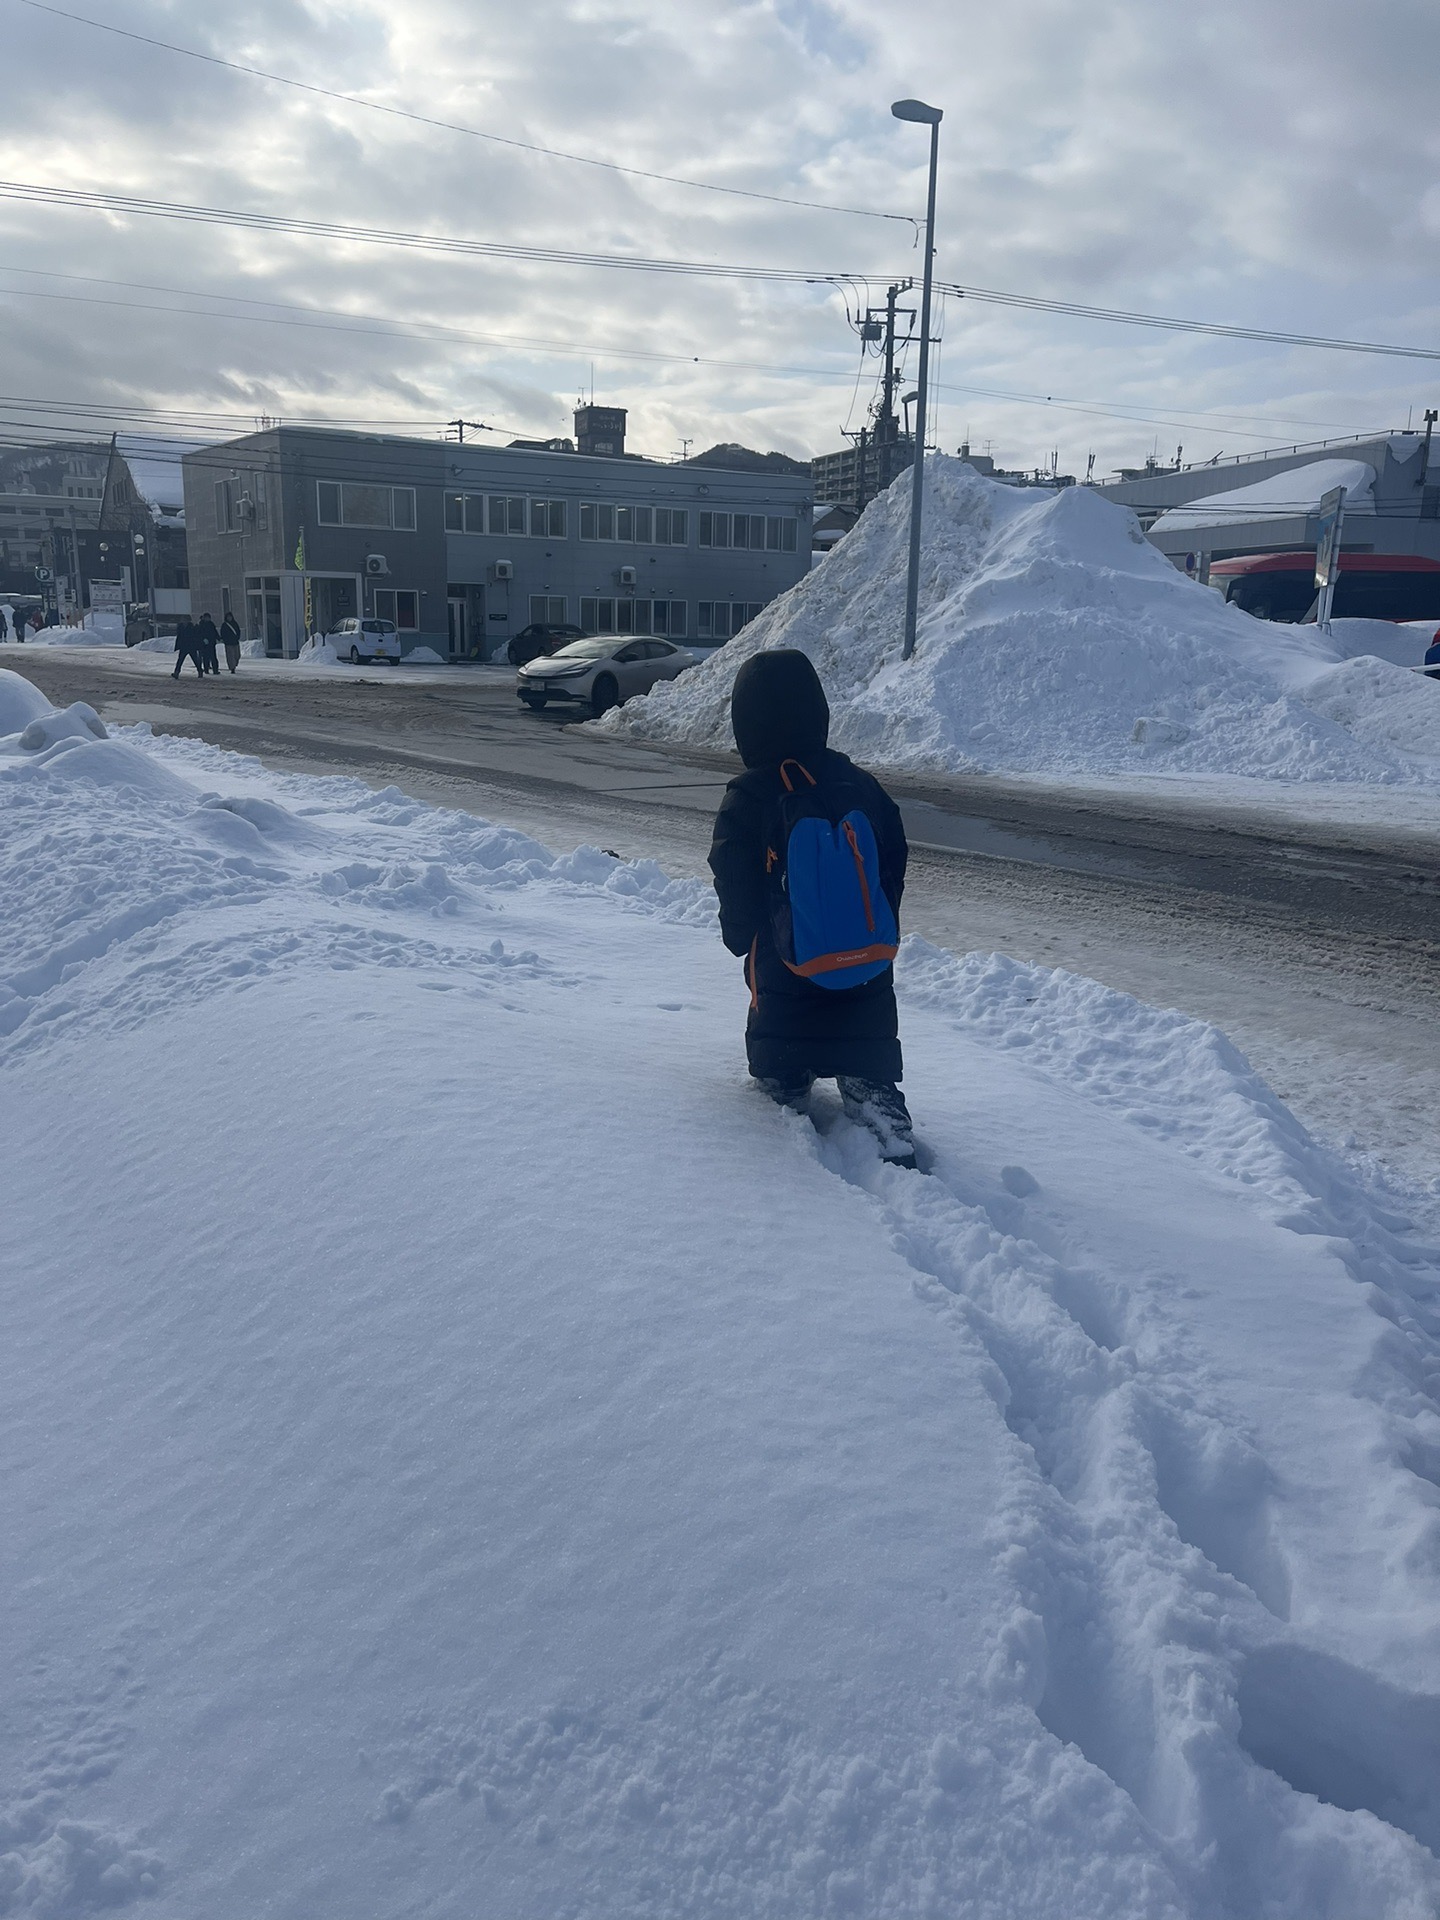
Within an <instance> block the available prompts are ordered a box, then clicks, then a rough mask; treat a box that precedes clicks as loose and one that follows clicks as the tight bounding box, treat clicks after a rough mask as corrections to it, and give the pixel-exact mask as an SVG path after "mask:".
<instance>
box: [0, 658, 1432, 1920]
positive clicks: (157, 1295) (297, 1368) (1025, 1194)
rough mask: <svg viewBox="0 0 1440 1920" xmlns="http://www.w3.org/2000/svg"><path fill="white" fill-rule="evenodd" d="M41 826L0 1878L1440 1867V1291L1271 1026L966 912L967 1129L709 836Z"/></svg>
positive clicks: (4, 1433) (384, 798)
mask: <svg viewBox="0 0 1440 1920" xmlns="http://www.w3.org/2000/svg"><path fill="white" fill-rule="evenodd" d="M0 702H3V703H8V704H6V705H5V713H6V715H7V719H6V722H5V724H7V725H9V724H10V723H11V722H13V721H16V720H22V721H24V723H25V725H30V724H33V723H35V722H36V721H43V720H44V718H45V716H44V714H43V713H37V712H36V711H34V706H33V700H27V698H26V696H24V695H22V694H19V693H17V691H16V689H15V688H14V687H13V686H10V685H9V684H8V679H6V680H0ZM0 816H3V818H0V894H3V898H4V900H5V902H6V911H5V913H4V915H3V916H0V1166H3V1167H4V1169H5V1196H6V1198H5V1218H4V1234H3V1240H0V1301H3V1306H0V1312H3V1324H4V1327H5V1338H4V1341H3V1342H0V1485H3V1487H4V1488H5V1493H6V1519H5V1544H6V1552H7V1556H8V1558H9V1561H10V1564H11V1566H12V1567H13V1568H14V1569H15V1572H14V1574H13V1576H12V1578H11V1579H10V1581H9V1583H8V1585H7V1588H6V1595H5V1660H4V1663H3V1670H0V1690H3V1706H4V1710H3V1712H0V1834H3V1836H4V1840H3V1848H4V1850H3V1852H0V1911H4V1912H5V1913H8V1914H20V1915H28V1916H31V1920H39V1916H42V1915H43V1916H49V1920H56V1917H58V1916H66V1915H71V1914H80V1913H88V1912H91V1911H92V1910H96V1909H99V1908H105V1909H109V1908H112V1907H113V1908H120V1907H124V1906H125V1905H126V1904H127V1903H128V1902H130V1901H132V1900H138V1899H141V1898H142V1897H144V1905H143V1911H144V1912H145V1913H146V1914H149V1915H153V1916H154V1920H191V1916H194V1915H196V1914H209V1913H215V1914H219V1913H230V1912H235V1913H241V1912H243V1913H247V1914H248V1913H257V1914H258V1913H266V1914H273V1915H275V1916H277V1917H279V1916H291V1917H292V1920H301V1916H304V1920H354V1917H355V1916H357V1915H371V1914H374V1915H381V1914H385V1915H390V1914H399V1913H415V1914H420V1913H425V1914H433V1915H436V1916H441V1915H444V1916H454V1920H461V1916H470V1915H475V1914H487V1915H488V1914H496V1915H501V1914H504V1915H511V1914H513V1915H516V1916H520V1915H526V1916H529V1915H545V1916H555V1920H581V1917H582V1916H583V1917H584V1920H674V1916H676V1915H678V1914H684V1915H686V1916H689V1920H722V1917H723V1920H799V1917H801V1916H813V1917H814V1920H831V1917H832V1916H845V1915H864V1916H871V1915H873V1916H877V1917H884V1916H890V1917H891V1920H921V1916H947V1917H948V1916H952V1915H961V1914H964V1915H968V1916H973V1917H974V1920H1014V1916H1017V1915H1021V1914H1023V1915H1025V1916H1026V1920H1215V1917H1216V1916H1224V1920H1250V1917H1251V1916H1253V1915H1257V1914H1261V1913H1263V1914H1266V1915H1269V1916H1272V1920H1315V1916H1318V1915H1329V1916H1331V1917H1332V1920H1358V1916H1361V1915H1365V1916H1369V1915H1380V1914H1383V1915H1385V1916H1386V1920H1427V1917H1428V1916H1431V1915H1433V1913H1434V1911H1435V1907H1436V1903H1437V1901H1440V1865H1437V1861H1436V1858H1435V1852H1434V1850H1435V1849H1437V1848H1440V1640H1437V1624H1436V1623H1437V1620H1440V1610H1437V1605H1436V1601H1437V1594H1436V1584H1437V1573H1436V1569H1437V1560H1440V1555H1437V1533H1440V1524H1437V1514H1436V1510H1435V1491H1434V1475H1435V1461H1436V1458H1437V1447H1440V1416H1437V1413H1436V1410H1435V1407H1434V1402H1433V1399H1431V1398H1428V1397H1427V1390H1426V1386H1425V1381H1426V1378H1427V1375H1428V1377H1429V1378H1430V1379H1431V1380H1432V1381H1433V1378H1434V1370H1435V1366H1436V1359H1437V1347H1436V1340H1435V1335H1434V1327H1433V1324H1430V1325H1429V1330H1428V1331H1427V1324H1428V1323H1427V1319H1426V1316H1427V1315H1428V1316H1431V1317H1432V1319H1433V1312H1434V1297H1435V1288H1436V1284H1437V1280H1440V1273H1437V1270H1436V1264H1435V1256H1434V1254H1433V1252H1427V1251H1426V1250H1425V1249H1424V1248H1423V1247H1421V1246H1419V1245H1417V1244H1416V1243H1415V1239H1414V1236H1413V1235H1412V1234H1409V1233H1407V1232H1405V1231H1404V1229H1403V1226H1402V1225H1401V1224H1400V1223H1397V1222H1395V1221H1394V1220H1393V1219H1392V1220H1386V1219H1383V1218H1382V1217H1381V1216H1379V1215H1378V1214H1377V1212H1376V1211H1375V1210H1374V1208H1373V1207H1372V1205H1371V1204H1370V1202H1369V1201H1368V1200H1367V1199H1366V1198H1365V1196H1364V1195H1363V1194H1362V1193H1361V1192H1360V1191H1359V1190H1358V1189H1356V1188H1355V1187H1354V1186H1353V1185H1352V1184H1351V1183H1350V1182H1349V1180H1348V1179H1347V1177H1346V1176H1345V1175H1344V1174H1343V1173H1342V1172H1341V1171H1340V1170H1339V1169H1337V1167H1336V1166H1335V1165H1334V1164H1333V1163H1332V1162H1331V1161H1329V1160H1328V1159H1327V1157H1326V1156H1325V1154H1324V1153H1322V1152H1321V1151H1320V1150H1318V1149H1317V1147H1316V1146H1315V1145H1314V1143H1313V1142H1312V1141H1310V1140H1309V1139H1308V1138H1307V1136H1306V1135H1305V1133H1304V1131H1303V1130H1302V1129H1301V1128H1300V1126H1299V1125H1298V1124H1297V1123H1296V1121H1295V1120H1294V1119H1293V1118H1292V1116H1291V1115H1290V1114H1289V1113H1288V1112H1287V1111H1286V1109H1285V1108H1284V1106H1283V1105H1282V1104H1281V1103H1280V1102H1279V1101H1278V1100H1277V1099H1276V1098H1275V1096H1274V1095H1273V1094H1272V1093H1270V1092H1269V1091H1268V1090H1267V1089H1266V1088H1265V1087H1264V1086H1263V1085H1262V1084H1261V1083H1260V1082H1259V1081H1258V1080H1257V1079H1256V1077H1255V1076H1254V1074H1253V1073H1252V1072H1251V1071H1250V1070H1249V1069H1248V1067H1247V1066H1246V1064H1245V1062H1244V1061H1243V1060H1242V1059H1241V1058H1240V1057H1239V1056H1238V1055H1237V1054H1236V1053H1235V1052H1234V1051H1233V1049H1232V1048H1231V1047H1230V1046H1229V1045H1228V1044H1227V1043H1226V1042H1225V1041H1224V1039H1223V1038H1221V1037H1220V1036H1219V1035H1218V1034H1217V1033H1215V1032H1214V1031H1213V1030H1211V1029H1209V1028H1206V1027H1203V1026H1200V1025H1197V1024H1196V1023H1194V1022H1192V1021H1190V1020H1187V1019H1185V1018H1184V1017H1182V1016H1180V1015H1178V1014H1172V1013H1160V1012H1157V1011H1155V1010H1153V1009H1151V1008H1147V1007H1145V1006H1143V1005H1140V1004H1139V1003H1137V1002H1135V1001H1133V1000H1129V999H1126V998H1124V997H1123V996H1120V995H1117V994H1114V993H1111V992H1109V991H1107V990H1106V989H1105V988H1103V987H1100V986H1098V985H1096V984H1094V983H1092V982H1088V981H1084V980H1081V979H1077V978H1075V977H1074V976H1071V975H1067V974H1064V973H1059V972H1048V971H1045V970H1043V969H1036V968H1031V967H1026V966H1021V965H1018V964H1016V963H1014V962H1011V961H1008V960H1005V959H1001V958H997V957H994V956H983V955H972V956H970V957H969V958H968V959H963V960H961V959H956V958H954V957H953V956H950V955H948V954H945V953H942V952H939V951H938V950H936V949H934V948H930V947H926V946H925V945H923V944H922V943H918V942H911V943H910V945H909V946H908V947H907V949H906V953H905V956H904V965H903V970H902V1005H903V1018H904V1023H905V1031H906V1036H907V1041H908V1045H909V1055H910V1063H911V1071H910V1075H909V1078H908V1081H907V1086H908V1089H909V1092H910V1095H911V1099H912V1102H913V1105H914V1107H915V1109H916V1112H917V1115H918V1116H919V1121H920V1129H921V1132H922V1135H923V1137H924V1139H925V1140H926V1141H927V1142H928V1144H929V1147H930V1149H931V1151H932V1152H933V1154H934V1159H935V1171H934V1173H933V1175H932V1176H931V1177H930V1178H928V1179H927V1178H923V1177H921V1176H919V1175H914V1174H904V1173H899V1172H896V1171H894V1170H886V1169H882V1168H881V1167H880V1166H879V1164H878V1161H877V1159H876V1156H875V1153H874V1150H873V1148H872V1147H871V1146H870V1144H869V1143H868V1141H867V1139H866V1137H865V1136H864V1135H862V1134H858V1133H856V1132H854V1131H853V1130H852V1129H850V1128H849V1127H848V1125H847V1123H846V1122H844V1120H843V1119H841V1118H840V1117H839V1116H838V1113H837V1112H836V1110H835V1107H834V1104H833V1101H830V1102H826V1101H824V1100H822V1101H821V1102H820V1104H819V1107H818V1118H819V1121H820V1123H821V1128H822V1129H823V1130H822V1131H817V1129H816V1128H815V1127H813V1126H812V1125H811V1124H810V1123H809V1122H808V1121H806V1120H803V1119H801V1118H799V1117H797V1116H794V1115H788V1114H785V1113H782V1112H780V1111H779V1110H777V1109H775V1108H772V1107H771V1106H770V1105H769V1103H768V1102H766V1101H765V1100H764V1099H763V1098H762V1097H761V1096H759V1095H758V1094H757V1093H756V1092H755V1091H754V1090H753V1089H751V1088H750V1087H749V1085H748V1084H747V1083H746V1081H745V1078H744V1074H743V1070H742V1066H741V1055H740V1027H741V1023H742V1021H743V1017H744V1001H745V994H744V988H743V984H742V982H741V980H740V978H739V972H738V968H737V966H736V963H735V962H734V961H733V960H732V959H731V958H730V956H729V955H727V954H726V953H725V952H724V951H723V949H722V948H721V946H720V944H719V941H718V938H717V937H716V933H715V929H714V924H713V904H712V899H711V896H710V894H709V891H708V889H707V888H705V887H703V886H701V885H700V884H699V883H698V882H693V881H669V880H667V879H666V878H665V876H664V875H663V874H661V873H660V872H659V870H658V869H656V868H655V867H654V866H651V865H645V864H642V865H637V866H627V865H623V864H621V863H619V862H618V861H616V860H614V859H612V858H609V857H608V856H605V855H603V854H600V853H598V852H596V851H594V850H593V849H581V850H579V851H578V852H575V853H572V854H568V855H566V856H564V857H562V858H556V857H555V856H554V855H552V854H550V853H548V852H547V851H546V850H545V849H544V848H542V847H541V846H539V845H537V844H536V843H535V842H534V841H532V840H529V839H526V838H525V837H524V836H522V835H520V834H518V833H514V832H510V831H507V830H505V829H502V828H497V827H493V826H490V825H487V824H486V823H484V822H482V821H477V820H474V819H472V818H470V817H469V816H467V815H461V814H452V813H445V812H440V811H436V810H432V809H430V808H426V807H423V806H420V805H418V804H416V803H414V802H411V801H410V800H408V799H406V798H405V797H404V796H403V795H401V794H399V793H398V792H396V791H395V790H393V789H390V790H387V791H386V792H384V793H379V794H375V793H371V792H369V791H368V790H367V789H365V788H364V787H362V786H361V785H360V784H359V783H357V782H353V781H348V780H336V779H331V780H318V779H308V778H301V777H299V776H285V775H279V774H271V773H267V772H265V771H264V770H263V769H261V768H260V767H259V766H258V765H257V764H255V763H254V762H250V761H245V760H242V759H239V758H237V757H235V756H232V755H227V754H224V753H221V752H219V751H218V750H216V749H213V748H209V747H205V746H202V745H200V744H198V743H193V742H184V741H178V740H169V741H161V740H151V739H149V738H148V737H147V736H146V734H145V732H144V730H143V729H138V730H137V729H127V730H125V731H124V733H123V734H121V735H119V736H115V737H111V738H109V739H104V740H102V739H99V738H95V737H93V736H92V737H89V738H83V737H81V736H80V735H79V734H76V735H73V736H69V737H65V738H57V740H56V743H55V744H54V745H53V746H50V747H48V748H46V749H44V750H42V751H39V752H27V751H25V750H24V749H23V748H22V747H21V746H20V745H19V744H18V741H17V740H16V739H15V738H13V737H12V738H10V739H9V740H7V741H6V742H5V743H4V744H3V746H0Z"/></svg>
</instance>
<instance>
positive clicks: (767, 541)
mask: <svg viewBox="0 0 1440 1920" xmlns="http://www.w3.org/2000/svg"><path fill="white" fill-rule="evenodd" d="M796 528H797V523H796V521H795V518H794V516H793V515H788V514H780V513H772V514H763V513H702V514H701V516H700V544H701V546H702V547H741V548H745V549H747V550H748V551H749V552H751V553H760V552H762V551H763V552H766V553H794V552H795V551H796V546H797V540H796Z"/></svg>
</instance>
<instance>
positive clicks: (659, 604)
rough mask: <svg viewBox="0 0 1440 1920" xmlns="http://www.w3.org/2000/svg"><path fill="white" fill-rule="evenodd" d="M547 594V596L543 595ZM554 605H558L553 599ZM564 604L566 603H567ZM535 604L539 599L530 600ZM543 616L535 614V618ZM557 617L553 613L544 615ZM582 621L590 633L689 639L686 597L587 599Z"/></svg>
mask: <svg viewBox="0 0 1440 1920" xmlns="http://www.w3.org/2000/svg"><path fill="white" fill-rule="evenodd" d="M541 597H543V596H541ZM550 604H551V605H552V606H553V605H554V604H555V602H554V600H553V599H552V600H551V602H550ZM560 604H561V605H562V606H563V605H564V602H563V601H561V602H560ZM530 605H531V607H532V608H533V607H534V605H535V601H534V600H532V601H531V602H530ZM541 617H542V616H541V615H539V614H536V613H534V612H532V613H531V615H530V618H531V619H532V620H537V619H540V618H541ZM543 617H544V618H546V619H553V618H554V616H553V615H545V616H543ZM580 624H581V626H582V627H584V629H585V631H586V632H587V633H660V634H665V635H667V636H668V637H669V638H670V639H671V640H683V639H684V638H685V627H686V608H685V602H684V601H683V600H631V599H629V598H628V597H627V598H625V599H615V600H607V599H594V600H592V599H589V598H586V599H583V600H582V601H581V602H580Z"/></svg>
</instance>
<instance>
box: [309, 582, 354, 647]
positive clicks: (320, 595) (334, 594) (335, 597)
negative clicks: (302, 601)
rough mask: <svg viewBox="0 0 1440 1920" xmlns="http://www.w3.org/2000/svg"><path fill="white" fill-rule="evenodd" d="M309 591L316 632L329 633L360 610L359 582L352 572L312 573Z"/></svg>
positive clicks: (352, 617)
mask: <svg viewBox="0 0 1440 1920" xmlns="http://www.w3.org/2000/svg"><path fill="white" fill-rule="evenodd" d="M310 583H311V585H310V593H311V603H312V610H313V618H314V622H315V631H316V632H317V633H330V632H333V630H334V629H335V628H336V627H337V626H338V625H339V623H340V622H341V621H342V620H351V619H354V618H355V616H356V615H357V614H358V613H359V612H360V582H359V580H358V579H357V578H356V576H355V575H354V574H353V573H340V574H335V573H332V574H323V573H312V574H311V576H310Z"/></svg>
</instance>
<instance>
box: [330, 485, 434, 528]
mask: <svg viewBox="0 0 1440 1920" xmlns="http://www.w3.org/2000/svg"><path fill="white" fill-rule="evenodd" d="M315 508H316V517H317V518H318V520H319V522H320V524H321V526H322V527H388V528H391V529H392V530H394V531H395V532H397V533H413V532H414V531H415V489H414V488H413V487H379V486H371V485H370V484H369V483H368V482H362V481H358V480H320V481H318V482H317V483H316V487H315Z"/></svg>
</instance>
